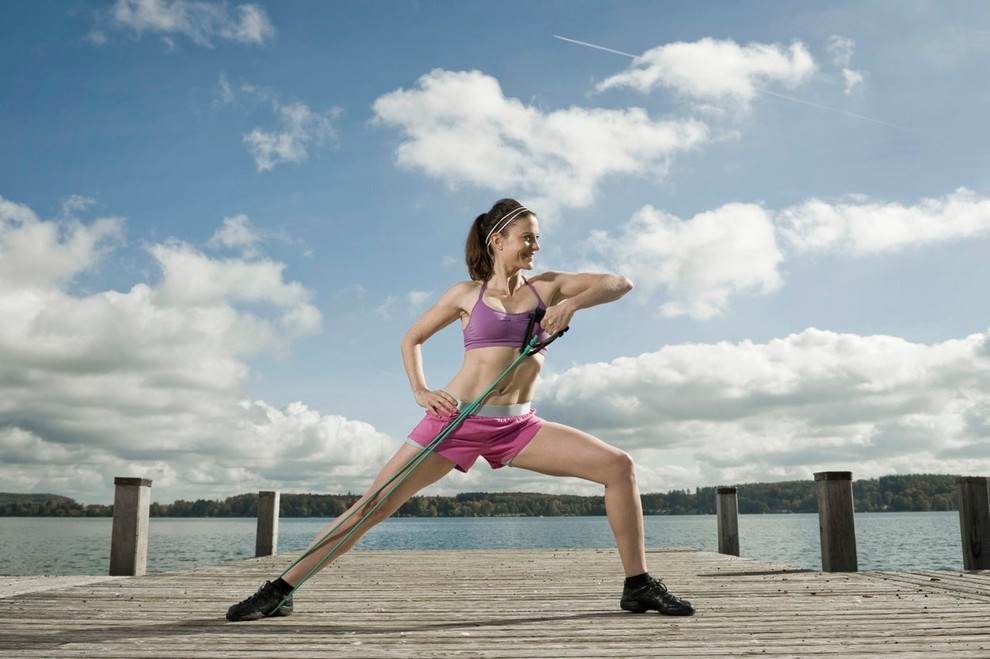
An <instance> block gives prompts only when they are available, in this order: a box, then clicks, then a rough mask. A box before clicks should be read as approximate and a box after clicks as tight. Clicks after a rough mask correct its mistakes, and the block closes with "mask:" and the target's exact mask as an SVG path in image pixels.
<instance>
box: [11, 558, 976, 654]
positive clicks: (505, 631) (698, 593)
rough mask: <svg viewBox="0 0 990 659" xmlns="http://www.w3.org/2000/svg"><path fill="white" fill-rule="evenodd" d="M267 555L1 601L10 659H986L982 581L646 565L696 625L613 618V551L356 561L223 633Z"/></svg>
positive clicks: (268, 563) (272, 567) (262, 571)
mask: <svg viewBox="0 0 990 659" xmlns="http://www.w3.org/2000/svg"><path fill="white" fill-rule="evenodd" d="M289 558H290V557H287V556H284V555H283V556H279V557H266V558H261V559H253V560H248V561H240V562H235V563H225V564H221V565H216V566H210V567H204V568H197V569H193V570H188V571H184V572H177V573H171V574H159V575H148V576H143V577H134V578H115V579H112V580H111V579H102V580H100V581H98V582H95V583H84V584H77V585H67V586H64V587H61V588H57V589H49V590H45V591H41V592H35V593H23V594H18V595H13V596H9V597H5V598H2V599H0V638H2V641H0V646H2V648H3V654H4V656H5V657H51V656H53V655H57V656H59V657H87V656H99V657H110V658H113V657H127V658H141V657H183V658H185V657H225V656H230V657H271V656H276V655H277V656H279V657H311V656H332V657H404V658H425V657H459V658H464V657H478V658H495V657H498V658H505V659H510V658H511V659H528V658H533V659H537V658H538V659H547V658H552V657H560V658H562V659H563V658H565V657H651V656H675V657H676V656H679V657H740V656H751V655H758V656H773V657H837V656H842V657H853V656H864V657H865V656H886V655H890V656H897V655H900V656H912V655H914V656H918V655H922V654H924V655H926V656H949V655H951V656H959V657H967V656H969V657H986V656H990V630H988V625H987V620H988V619H990V573H960V572H938V573H822V572H812V571H802V570H793V569H788V568H787V567H786V566H780V565H772V564H768V563H762V562H757V561H752V560H748V559H739V558H736V557H733V556H725V555H720V554H715V553H708V552H693V551H652V552H650V562H651V569H652V570H653V572H654V573H655V574H657V575H662V576H664V578H665V580H666V581H667V583H668V584H669V585H670V587H671V590H673V591H674V592H676V593H678V594H680V595H683V596H685V597H688V598H689V599H691V600H692V601H694V602H695V604H696V606H698V609H699V611H698V614H697V615H696V616H694V617H691V618H667V617H663V616H659V615H656V614H652V613H650V614H643V615H634V614H628V613H625V612H622V611H620V610H619V608H618V598H619V593H620V590H621V574H620V573H619V568H618V565H619V563H618V558H617V556H616V553H615V552H614V551H608V550H545V551H530V550H518V551H517V550H498V551H459V552H442V551H435V552H415V551H390V552H378V551H375V552H363V551H358V552H351V553H350V554H348V555H347V556H345V557H344V558H343V559H342V560H341V561H339V562H338V563H335V564H334V565H332V566H330V567H329V568H328V569H327V570H325V571H324V572H323V573H322V574H320V575H319V576H317V577H315V578H314V579H312V580H311V581H310V582H309V583H307V584H306V585H305V586H304V588H303V589H302V590H301V591H300V592H299V593H297V597H296V613H295V614H294V615H292V616H290V617H285V618H271V619H265V620H260V621H256V622H250V623H236V624H231V623H227V622H226V621H225V620H224V619H223V614H224V612H225V610H226V608H227V606H228V605H229V604H230V603H232V602H234V601H236V600H239V599H241V598H243V597H245V596H246V595H248V594H250V592H252V591H253V590H254V588H255V587H256V586H257V585H258V583H260V582H261V581H263V580H264V579H266V578H270V577H271V575H272V574H275V573H277V572H278V571H279V570H280V568H282V567H284V566H285V565H286V564H287V563H288V561H289Z"/></svg>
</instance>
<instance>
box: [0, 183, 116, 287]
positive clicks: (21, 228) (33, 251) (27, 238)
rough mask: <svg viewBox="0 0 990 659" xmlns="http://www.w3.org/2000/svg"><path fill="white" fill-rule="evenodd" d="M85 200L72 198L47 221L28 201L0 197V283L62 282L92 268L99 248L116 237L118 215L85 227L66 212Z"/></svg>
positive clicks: (84, 203)
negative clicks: (58, 214)
mask: <svg viewBox="0 0 990 659" xmlns="http://www.w3.org/2000/svg"><path fill="white" fill-rule="evenodd" d="M86 203H87V202H86V201H85V200H84V199H83V198H81V197H72V198H70V199H69V200H67V201H66V202H65V203H64V205H63V218H61V219H60V220H59V221H49V222H46V221H42V220H40V219H39V218H38V216H37V215H35V213H34V211H32V210H31V209H30V208H28V207H27V206H23V205H20V204H17V203H14V202H12V201H10V200H8V199H4V198H3V197H2V196H0V283H2V284H6V285H45V284H54V283H57V282H64V281H66V280H69V279H71V278H72V277H74V276H75V275H77V274H79V273H80V272H82V271H84V270H87V269H89V268H90V267H92V266H93V265H94V264H95V263H96V262H97V261H98V260H99V258H100V255H101V253H102V252H103V250H104V249H106V248H109V247H110V246H112V245H114V244H115V243H117V242H119V241H120V240H121V239H122V237H123V221H122V220H121V219H120V218H116V217H104V218H100V219H98V220H96V221H95V222H93V223H92V224H90V225H88V226H87V225H83V224H82V223H80V222H78V221H76V220H74V219H72V218H71V217H70V216H69V215H68V214H69V213H71V211H72V210H73V209H74V208H78V207H80V205H81V204H82V205H86Z"/></svg>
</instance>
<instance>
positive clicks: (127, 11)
mask: <svg viewBox="0 0 990 659" xmlns="http://www.w3.org/2000/svg"><path fill="white" fill-rule="evenodd" d="M111 21H112V23H113V25H114V26H116V27H119V28H125V29H130V30H133V31H134V32H136V33H137V34H138V35H141V34H144V33H145V32H149V33H152V34H161V35H163V37H162V38H163V39H165V40H166V43H167V44H168V45H169V46H170V48H171V46H172V45H173V42H172V40H171V36H172V35H177V34H178V35H183V36H186V37H188V38H189V39H191V40H192V41H193V42H194V43H196V44H198V45H200V46H207V47H212V46H213V43H214V42H215V41H216V40H217V39H222V40H225V41H233V42H238V43H247V44H261V43H264V42H265V41H268V40H270V39H272V38H273V37H274V36H275V28H274V27H273V26H272V23H271V21H270V20H269V19H268V15H267V14H266V13H265V10H264V9H262V8H261V7H258V6H257V5H252V4H246V5H239V6H238V7H237V8H236V11H234V12H231V11H230V8H229V7H228V5H227V4H226V3H222V2H205V1H198V0H171V2H170V1H169V0H117V3H116V4H115V5H114V6H113V9H112V11H111ZM95 34H98V35H100V37H99V39H94V40H96V41H99V40H102V41H105V40H106V37H105V35H103V34H102V33H100V32H97V33H95Z"/></svg>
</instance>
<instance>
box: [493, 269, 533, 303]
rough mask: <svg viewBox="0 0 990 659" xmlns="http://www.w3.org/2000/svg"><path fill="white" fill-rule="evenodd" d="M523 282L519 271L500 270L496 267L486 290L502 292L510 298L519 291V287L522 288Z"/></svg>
mask: <svg viewBox="0 0 990 659" xmlns="http://www.w3.org/2000/svg"><path fill="white" fill-rule="evenodd" d="M525 281H526V280H525V278H524V277H523V275H522V271H521V270H519V269H513V270H508V269H500V268H499V267H498V266H496V267H495V272H494V273H493V274H492V276H491V278H490V279H489V280H488V289H489V290H491V289H495V290H496V291H504V292H505V294H506V295H507V296H508V297H512V294H513V293H515V292H516V291H517V290H519V287H520V286H522V285H523V284H524V283H525Z"/></svg>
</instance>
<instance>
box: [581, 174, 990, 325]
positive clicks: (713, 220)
mask: <svg viewBox="0 0 990 659" xmlns="http://www.w3.org/2000/svg"><path fill="white" fill-rule="evenodd" d="M987 235H990V199H987V198H985V197H981V196H979V195H977V194H976V193H975V192H973V191H972V190H968V189H966V188H959V189H957V190H955V191H954V192H952V193H950V194H948V195H945V196H944V197H942V198H924V199H921V200H919V201H918V202H916V203H915V204H913V205H905V204H901V203H895V202H878V201H873V200H870V199H869V198H868V197H865V196H863V195H849V196H848V197H846V198H845V199H844V200H842V201H839V202H827V201H823V200H820V199H810V200H808V201H806V202H803V203H801V204H798V205H795V206H791V207H788V208H784V209H780V210H770V209H766V208H764V207H763V206H761V205H758V204H743V203H733V204H726V205H724V206H721V207H719V208H716V209H714V210H711V211H706V212H703V213H699V214H698V215H696V216H694V217H692V218H689V219H682V218H678V217H675V216H674V215H671V214H669V213H666V212H664V211H662V210H658V209H655V208H653V207H652V206H645V207H643V208H642V209H640V210H639V211H637V212H636V213H635V214H634V215H633V216H632V217H631V218H630V219H629V220H628V221H627V222H626V223H625V224H623V225H622V226H621V227H620V228H619V230H618V231H617V232H615V234H614V235H613V234H610V233H607V232H604V231H598V232H594V233H592V235H591V236H590V238H589V239H588V241H587V245H588V247H589V249H590V250H591V251H593V252H597V253H598V254H599V255H601V257H603V258H604V260H605V261H606V265H605V267H606V268H608V269H612V270H616V271H619V272H622V273H624V274H626V275H627V276H629V277H630V278H632V279H633V280H634V281H635V282H636V283H637V285H638V286H639V289H640V290H641V291H646V292H647V293H649V292H653V291H657V290H660V289H662V290H664V291H665V292H666V293H667V294H668V295H669V298H670V299H669V301H667V302H664V303H663V304H662V305H661V306H660V312H661V313H662V314H663V315H665V316H668V317H674V316H684V315H686V316H690V317H692V318H695V319H699V320H705V319H710V318H713V317H715V316H719V315H722V314H723V313H724V312H725V311H726V310H727V308H728V306H729V304H730V302H731V298H732V297H734V296H736V295H740V294H746V293H749V294H770V293H773V292H775V291H777V290H778V289H779V288H780V287H781V286H783V285H784V280H783V276H782V275H781V274H780V269H781V266H782V265H783V264H784V263H786V261H787V260H789V259H798V258H801V257H804V256H807V255H808V254H811V253H816V252H834V253H839V254H845V255H848V256H849V257H858V256H864V255H871V254H872V255H875V254H882V253H887V254H892V255H893V254H895V253H897V252H899V251H903V250H905V249H909V248H918V247H923V246H925V245H933V244H939V243H945V242H948V241H952V240H961V239H964V238H975V237H982V236H987Z"/></svg>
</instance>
